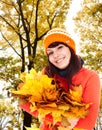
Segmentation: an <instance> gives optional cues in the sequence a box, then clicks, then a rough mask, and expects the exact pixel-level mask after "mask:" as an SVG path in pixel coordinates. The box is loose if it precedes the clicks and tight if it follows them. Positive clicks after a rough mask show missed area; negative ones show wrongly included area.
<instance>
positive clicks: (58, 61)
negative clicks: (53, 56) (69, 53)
mask: <svg viewBox="0 0 102 130" xmlns="http://www.w3.org/2000/svg"><path fill="white" fill-rule="evenodd" d="M63 60H64V57H63V58H60V59H58V60H56V63H60V62H62V61H63Z"/></svg>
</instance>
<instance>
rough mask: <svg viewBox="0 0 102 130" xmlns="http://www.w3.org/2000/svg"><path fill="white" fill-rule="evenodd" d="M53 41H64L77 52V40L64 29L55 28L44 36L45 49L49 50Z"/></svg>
mask: <svg viewBox="0 0 102 130" xmlns="http://www.w3.org/2000/svg"><path fill="white" fill-rule="evenodd" d="M53 42H63V43H64V44H66V45H68V46H69V47H70V48H72V49H73V50H74V52H75V53H76V48H75V42H74V40H73V39H72V38H71V37H70V36H69V34H68V33H67V31H66V30H64V29H60V28H54V29H52V30H50V31H49V32H48V33H47V34H46V36H45V38H44V47H45V51H47V48H48V46H49V45H50V44H52V43H53Z"/></svg>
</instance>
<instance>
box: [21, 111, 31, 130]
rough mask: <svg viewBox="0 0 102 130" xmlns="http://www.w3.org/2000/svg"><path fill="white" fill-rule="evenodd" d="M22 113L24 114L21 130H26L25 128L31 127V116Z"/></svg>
mask: <svg viewBox="0 0 102 130" xmlns="http://www.w3.org/2000/svg"><path fill="white" fill-rule="evenodd" d="M23 113H24V120H23V130H26V129H25V126H26V127H31V122H32V116H31V115H30V114H29V113H27V112H25V111H23Z"/></svg>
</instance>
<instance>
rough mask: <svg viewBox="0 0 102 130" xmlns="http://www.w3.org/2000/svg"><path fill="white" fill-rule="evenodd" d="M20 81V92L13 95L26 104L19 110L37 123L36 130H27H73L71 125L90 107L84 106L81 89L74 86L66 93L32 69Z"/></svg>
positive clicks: (51, 80)
mask: <svg viewBox="0 0 102 130" xmlns="http://www.w3.org/2000/svg"><path fill="white" fill-rule="evenodd" d="M21 80H22V83H20V85H19V90H17V91H13V92H12V93H13V95H15V96H18V97H19V98H23V100H25V101H26V102H23V103H22V104H21V108H22V109H24V110H25V111H27V112H28V113H30V114H31V115H33V116H35V117H36V118H38V120H39V122H40V126H39V128H35V127H32V128H27V129H28V130H31V129H32V130H36V129H39V130H53V129H54V127H55V126H56V127H57V128H58V129H59V130H61V129H62V128H63V129H67V130H68V129H72V128H73V127H74V126H72V124H71V121H72V120H75V121H76V122H77V121H78V120H79V118H84V117H85V116H86V115H87V114H88V112H89V111H88V108H89V106H90V103H89V104H85V103H84V102H83V99H82V86H73V87H72V89H70V90H69V91H68V92H65V91H63V90H62V89H61V87H58V85H57V84H56V82H55V81H54V79H52V78H49V77H48V76H47V75H42V73H41V72H38V73H37V72H36V71H35V70H34V69H31V70H30V72H29V73H25V72H24V73H22V74H21Z"/></svg>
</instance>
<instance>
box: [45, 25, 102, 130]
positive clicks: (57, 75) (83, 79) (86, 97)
mask: <svg viewBox="0 0 102 130" xmlns="http://www.w3.org/2000/svg"><path fill="white" fill-rule="evenodd" d="M44 48H45V51H46V54H47V57H48V61H49V65H48V66H47V67H45V68H44V70H43V73H44V74H47V75H48V76H49V77H53V78H54V79H55V81H56V83H61V84H62V89H63V90H65V91H68V90H69V89H71V87H72V86H73V85H81V86H82V92H83V93H82V97H83V101H84V102H85V103H90V102H91V103H92V105H91V106H90V108H89V114H88V115H87V116H86V117H85V118H83V119H82V118H80V119H79V121H78V122H77V124H76V126H75V128H81V129H85V130H92V129H93V128H94V126H95V123H96V119H97V116H98V111H99V102H100V80H99V77H98V75H97V73H96V72H94V71H92V70H88V69H86V68H84V67H82V62H81V61H82V60H81V59H80V57H79V56H77V54H76V49H75V42H74V40H73V39H72V38H71V37H70V36H69V35H68V33H67V32H66V31H65V30H63V29H59V28H55V29H52V30H50V31H49V32H48V33H47V35H46V36H45V39H44Z"/></svg>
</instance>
